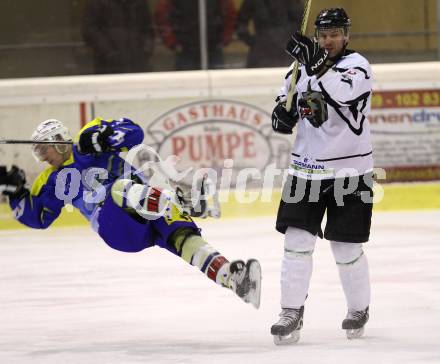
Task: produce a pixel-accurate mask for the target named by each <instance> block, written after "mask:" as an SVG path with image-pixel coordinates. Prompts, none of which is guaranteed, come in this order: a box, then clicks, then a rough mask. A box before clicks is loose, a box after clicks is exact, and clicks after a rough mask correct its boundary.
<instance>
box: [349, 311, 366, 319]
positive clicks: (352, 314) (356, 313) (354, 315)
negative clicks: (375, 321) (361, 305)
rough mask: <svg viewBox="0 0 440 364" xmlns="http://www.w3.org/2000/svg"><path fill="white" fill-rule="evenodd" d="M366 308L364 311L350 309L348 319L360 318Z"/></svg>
mask: <svg viewBox="0 0 440 364" xmlns="http://www.w3.org/2000/svg"><path fill="white" fill-rule="evenodd" d="M364 315H365V310H363V311H348V313H347V319H349V320H360V319H362V318H363V317H364Z"/></svg>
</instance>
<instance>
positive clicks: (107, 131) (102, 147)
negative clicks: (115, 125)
mask: <svg viewBox="0 0 440 364" xmlns="http://www.w3.org/2000/svg"><path fill="white" fill-rule="evenodd" d="M111 135H113V129H112V128H111V127H110V126H109V125H102V126H101V127H100V128H99V129H92V130H86V131H84V132H83V133H82V134H81V135H80V137H79V141H78V151H79V152H80V153H81V154H99V153H102V152H107V151H108V150H110V145H109V143H108V141H107V139H108V137H109V136H111Z"/></svg>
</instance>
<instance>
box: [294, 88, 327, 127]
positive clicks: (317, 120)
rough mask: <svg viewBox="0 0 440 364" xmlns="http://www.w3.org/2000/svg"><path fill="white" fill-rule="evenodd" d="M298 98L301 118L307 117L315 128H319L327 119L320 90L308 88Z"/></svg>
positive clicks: (325, 107)
mask: <svg viewBox="0 0 440 364" xmlns="http://www.w3.org/2000/svg"><path fill="white" fill-rule="evenodd" d="M302 96H303V97H302V98H300V99H299V100H298V106H299V112H300V114H301V118H303V119H307V120H308V121H309V122H310V124H312V125H313V126H314V127H315V128H319V127H320V126H321V125H322V124H324V122H325V121H327V119H328V110H327V103H326V102H325V100H324V97H323V95H322V93H321V92H318V91H313V90H311V89H310V88H309V90H308V91H307V92H303V93H302Z"/></svg>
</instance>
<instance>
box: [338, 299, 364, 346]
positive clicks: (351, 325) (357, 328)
mask: <svg viewBox="0 0 440 364" xmlns="http://www.w3.org/2000/svg"><path fill="white" fill-rule="evenodd" d="M368 318H369V315H368V307H367V308H366V309H365V310H362V311H351V310H348V313H347V316H346V317H345V320H344V321H342V328H343V329H344V330H345V331H346V333H347V339H349V340H352V339H357V338H360V337H361V336H362V335H363V334H364V326H365V324H366V323H367V322H368Z"/></svg>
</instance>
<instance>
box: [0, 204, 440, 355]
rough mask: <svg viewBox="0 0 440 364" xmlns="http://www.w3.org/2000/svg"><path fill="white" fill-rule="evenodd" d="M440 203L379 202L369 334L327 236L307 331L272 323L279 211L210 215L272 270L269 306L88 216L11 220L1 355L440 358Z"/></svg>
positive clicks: (3, 263)
mask: <svg viewBox="0 0 440 364" xmlns="http://www.w3.org/2000/svg"><path fill="white" fill-rule="evenodd" d="M439 222H440V211H432V212H417V213H415V212H412V213H404V212H401V213H376V214H375V217H374V221H373V229H372V236H371V241H370V242H369V243H368V244H367V245H366V247H365V251H366V253H367V256H368V258H369V263H370V271H371V279H372V303H371V306H370V309H371V317H370V322H369V323H368V325H367V328H366V337H365V338H363V339H361V340H357V341H348V340H347V339H346V338H345V332H344V331H343V330H342V329H340V325H341V322H342V319H343V318H344V316H345V311H346V308H345V300H344V297H343V292H342V289H341V287H340V284H339V280H338V274H337V269H336V266H335V264H334V261H333V257H332V255H331V251H330V248H329V244H328V243H327V242H326V241H318V246H317V248H316V250H315V254H314V272H313V277H312V283H311V287H310V292H309V298H308V300H307V302H306V309H305V320H304V329H303V330H302V335H301V336H302V337H301V340H300V342H299V343H298V344H297V345H295V346H287V347H277V346H275V345H274V344H273V342H272V337H271V335H270V334H269V329H270V326H271V324H272V323H273V322H275V321H276V319H277V315H278V312H279V298H280V292H279V271H280V262H281V255H282V235H280V234H278V233H277V232H275V231H274V229H273V223H274V218H255V219H245V220H236V219H235V220H229V219H225V220H220V221H212V220H211V221H202V223H201V226H202V227H203V232H204V236H205V238H206V239H207V240H209V241H210V242H211V243H212V245H213V246H215V247H216V248H217V249H218V250H220V251H221V252H222V253H223V254H225V255H226V256H227V257H228V258H230V259H235V258H250V257H254V258H257V259H259V260H260V261H261V265H262V269H263V283H262V289H263V294H262V304H261V308H260V310H258V311H257V310H255V309H253V308H252V307H251V306H250V305H246V304H244V303H243V302H242V301H240V300H239V299H238V298H237V297H235V296H234V295H233V294H232V293H231V292H229V291H227V290H225V289H222V288H220V287H218V286H216V285H215V284H214V283H212V282H211V281H209V280H208V279H207V278H205V277H204V276H203V275H202V274H201V273H199V272H198V271H197V270H196V269H195V268H192V267H190V266H188V265H187V264H186V263H184V262H183V261H180V260H179V259H178V258H176V257H174V256H172V255H171V254H169V253H168V252H166V251H164V250H161V249H159V248H153V249H149V250H147V251H144V252H142V253H137V254H124V253H120V252H117V251H114V250H112V249H110V248H108V247H107V246H106V245H105V244H104V243H103V242H102V241H100V239H99V237H98V236H96V235H95V234H94V233H93V232H92V231H91V230H90V229H88V228H76V229H52V230H48V231H35V230H30V229H29V230H19V231H1V232H0V363H2V364H15V363H32V364H37V363H44V364H67V363H85V364H88V363H90V364H92V363H93V364H97V363H98V364H99V363H123V364H132V363H173V364H175V363H208V364H217V363H221V364H226V363H252V364H257V363H274V364H281V363H304V364H312V363H335V364H343V363H350V364H353V363H356V364H363V363H369V364H370V363H374V364H378V363H387V364H389V363H400V364H401V363H411V364H412V363H425V364H426V363H440V223H439Z"/></svg>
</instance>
